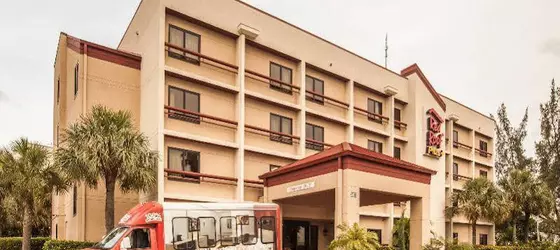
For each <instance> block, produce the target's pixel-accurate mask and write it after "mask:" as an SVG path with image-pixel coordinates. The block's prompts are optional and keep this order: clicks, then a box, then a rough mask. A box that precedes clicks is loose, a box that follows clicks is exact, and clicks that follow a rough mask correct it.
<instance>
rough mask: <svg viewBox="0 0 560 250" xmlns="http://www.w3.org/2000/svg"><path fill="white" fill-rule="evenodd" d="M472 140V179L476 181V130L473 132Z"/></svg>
mask: <svg viewBox="0 0 560 250" xmlns="http://www.w3.org/2000/svg"><path fill="white" fill-rule="evenodd" d="M470 140H471V146H472V148H471V154H470V158H471V170H472V173H471V178H473V179H474V178H475V177H476V175H475V174H476V164H475V163H474V157H475V153H476V152H475V150H474V149H475V147H476V144H475V142H476V139H475V133H474V130H471V139H470Z"/></svg>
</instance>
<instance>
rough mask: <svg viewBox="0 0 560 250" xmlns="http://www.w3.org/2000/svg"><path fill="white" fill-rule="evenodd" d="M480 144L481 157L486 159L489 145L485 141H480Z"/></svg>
mask: <svg viewBox="0 0 560 250" xmlns="http://www.w3.org/2000/svg"><path fill="white" fill-rule="evenodd" d="M479 144H480V145H479V149H480V156H484V157H486V156H487V155H488V143H487V142H485V141H483V140H480V143H479Z"/></svg>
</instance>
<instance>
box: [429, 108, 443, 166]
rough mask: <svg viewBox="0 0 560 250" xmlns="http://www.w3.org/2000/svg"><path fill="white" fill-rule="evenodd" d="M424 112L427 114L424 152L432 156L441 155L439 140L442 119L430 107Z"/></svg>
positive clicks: (441, 137) (441, 136)
mask: <svg viewBox="0 0 560 250" xmlns="http://www.w3.org/2000/svg"><path fill="white" fill-rule="evenodd" d="M426 114H427V115H428V124H427V125H428V132H427V133H426V154H427V155H429V156H433V157H437V158H439V157H441V156H442V155H443V150H442V149H441V141H442V139H443V134H442V133H441V124H442V123H443V119H442V118H441V116H439V114H438V113H437V112H436V111H435V110H434V109H433V108H432V109H429V110H428V111H427V112H426Z"/></svg>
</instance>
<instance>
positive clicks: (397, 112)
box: [393, 108, 401, 130]
mask: <svg viewBox="0 0 560 250" xmlns="http://www.w3.org/2000/svg"><path fill="white" fill-rule="evenodd" d="M393 112H394V113H393V116H394V117H393V119H395V121H396V122H395V128H396V129H398V130H400V129H401V125H400V124H399V123H398V122H400V121H401V110H400V109H398V108H395V110H394V111H393Z"/></svg>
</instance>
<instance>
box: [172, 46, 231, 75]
mask: <svg viewBox="0 0 560 250" xmlns="http://www.w3.org/2000/svg"><path fill="white" fill-rule="evenodd" d="M165 46H166V47H167V51H169V48H172V49H174V50H178V51H181V52H183V53H187V54H191V55H193V56H197V57H200V58H202V59H206V60H208V61H211V62H214V63H217V64H220V65H223V66H225V67H228V68H230V69H232V70H237V69H239V67H238V66H237V65H233V64H231V63H228V62H224V61H222V60H220V59H216V58H213V57H211V56H207V55H204V54H202V53H199V52H196V51H192V50H189V49H185V48H183V47H180V46H177V45H173V44H170V43H167V42H166V43H165ZM172 52H173V51H172Z"/></svg>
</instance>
